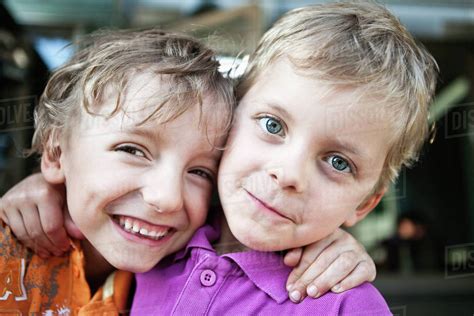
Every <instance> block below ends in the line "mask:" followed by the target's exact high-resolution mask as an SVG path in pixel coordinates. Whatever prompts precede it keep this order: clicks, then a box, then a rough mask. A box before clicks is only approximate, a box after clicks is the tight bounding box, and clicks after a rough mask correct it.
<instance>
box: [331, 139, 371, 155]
mask: <svg viewBox="0 0 474 316" xmlns="http://www.w3.org/2000/svg"><path fill="white" fill-rule="evenodd" d="M328 142H329V143H331V144H335V146H336V147H338V148H340V149H344V150H346V151H348V152H350V153H351V154H353V155H355V156H358V157H361V158H364V157H366V155H365V154H364V153H363V152H361V151H360V150H359V149H358V148H356V147H355V146H354V145H352V144H350V143H348V142H345V141H343V140H340V139H337V138H330V139H329V140H328Z"/></svg>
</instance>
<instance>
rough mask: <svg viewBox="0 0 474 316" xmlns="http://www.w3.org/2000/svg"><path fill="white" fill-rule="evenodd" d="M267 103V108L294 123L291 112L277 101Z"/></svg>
mask: <svg viewBox="0 0 474 316" xmlns="http://www.w3.org/2000/svg"><path fill="white" fill-rule="evenodd" d="M265 103H266V104H267V106H269V107H270V108H272V109H273V110H275V111H277V112H279V114H280V115H281V116H283V117H284V118H285V119H286V120H288V121H290V122H294V119H293V116H292V115H291V114H290V112H288V111H287V110H286V109H285V108H284V107H283V106H281V105H280V104H278V103H277V102H275V101H266V102H265Z"/></svg>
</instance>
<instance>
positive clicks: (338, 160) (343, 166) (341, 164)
mask: <svg viewBox="0 0 474 316" xmlns="http://www.w3.org/2000/svg"><path fill="white" fill-rule="evenodd" d="M326 161H327V162H329V163H330V164H331V166H332V167H333V168H334V169H336V170H337V171H340V172H345V173H350V172H352V169H351V166H350V165H349V163H348V162H347V160H345V159H344V158H342V157H340V156H337V155H331V156H329V157H328V158H327V160H326Z"/></svg>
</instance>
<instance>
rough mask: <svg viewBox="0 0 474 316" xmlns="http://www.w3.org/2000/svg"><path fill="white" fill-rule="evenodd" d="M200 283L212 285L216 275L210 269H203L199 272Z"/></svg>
mask: <svg viewBox="0 0 474 316" xmlns="http://www.w3.org/2000/svg"><path fill="white" fill-rule="evenodd" d="M200 280H201V284H202V285H204V286H213V285H214V284H215V283H216V280H217V276H216V273H215V272H214V271H212V270H208V269H207V270H204V271H202V272H201V277H200Z"/></svg>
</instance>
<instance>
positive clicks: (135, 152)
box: [115, 145, 145, 157]
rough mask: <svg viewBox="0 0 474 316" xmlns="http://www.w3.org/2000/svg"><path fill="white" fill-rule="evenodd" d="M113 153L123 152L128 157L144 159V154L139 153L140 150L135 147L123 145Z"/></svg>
mask: <svg viewBox="0 0 474 316" xmlns="http://www.w3.org/2000/svg"><path fill="white" fill-rule="evenodd" d="M115 151H123V152H126V153H128V154H130V155H134V156H139V157H145V153H144V152H143V151H141V150H140V149H138V148H136V147H135V146H131V145H123V146H120V147H118V148H117V149H115Z"/></svg>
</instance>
